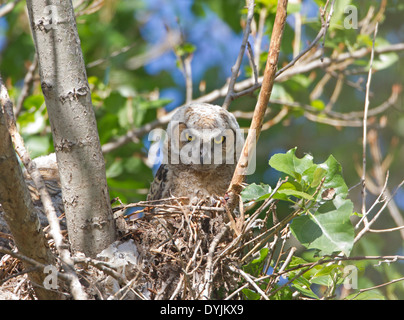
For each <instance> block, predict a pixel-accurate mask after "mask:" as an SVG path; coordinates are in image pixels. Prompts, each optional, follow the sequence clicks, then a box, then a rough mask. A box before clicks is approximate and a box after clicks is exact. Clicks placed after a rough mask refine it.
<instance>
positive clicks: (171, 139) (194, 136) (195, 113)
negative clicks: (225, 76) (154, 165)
mask: <svg viewBox="0 0 404 320" xmlns="http://www.w3.org/2000/svg"><path fill="white" fill-rule="evenodd" d="M167 137H168V139H166V143H165V146H164V158H165V160H166V161H167V163H168V164H170V165H182V166H186V168H187V169H191V170H192V169H193V170H199V171H206V170H215V169H216V168H217V167H218V166H235V165H236V164H237V161H238V157H239V155H240V152H241V149H242V146H243V143H244V140H243V139H244V137H243V134H242V132H241V130H240V127H239V125H238V123H237V121H236V118H235V117H234V116H233V115H232V114H231V113H229V112H228V111H227V110H225V109H223V108H221V107H220V106H216V105H211V104H207V103H193V104H189V105H186V106H183V107H180V108H179V109H178V110H177V111H176V112H175V114H174V115H173V117H172V119H171V121H170V123H169V124H168V127H167Z"/></svg>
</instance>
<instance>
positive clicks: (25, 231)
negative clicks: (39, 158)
mask: <svg viewBox="0 0 404 320" xmlns="http://www.w3.org/2000/svg"><path fill="white" fill-rule="evenodd" d="M0 137H1V140H0V204H1V207H2V209H3V211H4V218H5V220H6V222H7V225H8V227H9V228H10V231H11V233H12V235H13V237H14V242H15V244H16V246H17V248H18V251H19V252H20V253H21V254H22V255H24V256H26V257H28V258H31V259H33V260H36V261H37V262H40V263H42V264H43V265H50V264H52V265H54V264H55V259H54V257H53V256H52V254H51V252H50V250H49V248H48V247H47V245H46V242H45V238H44V234H43V232H42V228H41V225H40V223H39V218H38V215H37V214H36V211H35V208H34V205H33V203H32V201H31V196H30V193H29V190H28V187H27V185H26V183H25V181H24V177H23V174H22V170H21V167H20V165H19V163H18V160H17V157H16V154H15V151H14V148H13V145H12V142H11V137H10V134H9V132H8V129H7V126H6V121H5V118H4V114H3V112H2V110H1V108H0ZM24 265H25V268H27V269H28V268H30V267H32V266H31V265H29V264H27V263H25V262H24ZM46 276H47V274H46V273H44V270H42V269H41V270H36V271H33V272H30V273H29V277H30V280H31V283H32V286H33V288H34V290H35V293H36V295H37V297H38V299H46V300H48V299H58V298H59V295H58V294H57V293H56V292H53V291H49V290H46V289H45V288H43V282H44V280H45V278H46Z"/></svg>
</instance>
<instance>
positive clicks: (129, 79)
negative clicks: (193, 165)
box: [0, 0, 404, 298]
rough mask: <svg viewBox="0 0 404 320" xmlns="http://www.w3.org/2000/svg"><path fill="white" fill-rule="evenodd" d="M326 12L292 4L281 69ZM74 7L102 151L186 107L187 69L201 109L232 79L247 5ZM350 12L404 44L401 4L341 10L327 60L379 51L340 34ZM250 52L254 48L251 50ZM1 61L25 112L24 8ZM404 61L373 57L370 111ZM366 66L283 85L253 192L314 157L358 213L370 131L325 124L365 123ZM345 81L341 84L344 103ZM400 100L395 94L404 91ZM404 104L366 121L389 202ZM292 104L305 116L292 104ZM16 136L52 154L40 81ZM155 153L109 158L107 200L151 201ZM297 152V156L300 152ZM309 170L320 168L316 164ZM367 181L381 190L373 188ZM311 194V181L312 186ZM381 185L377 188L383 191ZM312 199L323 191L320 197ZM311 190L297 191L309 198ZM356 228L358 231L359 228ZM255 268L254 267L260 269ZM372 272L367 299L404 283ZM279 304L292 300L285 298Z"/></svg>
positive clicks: (27, 39)
mask: <svg viewBox="0 0 404 320" xmlns="http://www.w3.org/2000/svg"><path fill="white" fill-rule="evenodd" d="M325 2H326V1H324V0H302V1H298V0H296V1H290V4H289V17H288V24H287V26H286V29H285V34H284V38H283V43H282V52H281V55H280V65H285V64H286V63H287V62H288V61H290V60H291V59H292V58H293V56H294V53H293V50H294V47H293V43H294V40H295V36H296V34H295V31H296V23H297V21H298V20H297V19H301V25H302V27H301V45H300V49H303V48H305V47H306V46H307V44H308V43H309V42H310V41H312V39H314V37H315V36H316V35H317V33H318V30H319V29H320V28H321V20H320V11H319V7H320V6H324V5H325ZM75 4H76V12H77V26H78V30H79V35H80V38H81V44H82V50H83V54H84V58H85V61H86V64H87V73H88V77H89V83H90V86H91V89H92V98H93V104H94V108H95V112H96V116H97V121H98V129H99V134H100V139H101V143H102V144H106V143H108V142H111V141H115V140H116V139H118V138H119V137H122V136H123V135H125V134H126V133H127V132H128V131H129V130H132V129H135V128H144V125H146V124H148V123H150V122H152V121H153V120H155V119H156V118H157V119H161V118H162V117H163V116H164V115H165V114H166V112H168V111H170V110H172V109H173V108H175V107H177V106H179V105H181V104H183V103H184V102H185V91H186V82H185V77H184V75H183V72H182V70H183V66H184V65H183V64H184V63H186V62H187V61H188V62H189V61H190V65H191V70H192V81H193V98H194V99H196V98H198V97H200V96H203V95H205V94H206V93H209V92H211V91H213V90H215V89H219V88H221V87H222V86H223V85H224V84H225V82H226V79H227V78H228V77H229V76H230V74H231V66H232V65H233V63H234V61H235V59H236V56H237V53H238V50H239V47H240V44H241V38H242V30H243V29H242V27H243V23H245V21H244V20H243V19H244V16H243V14H245V13H246V9H245V8H244V2H243V1H240V0H227V1H215V0H212V1H210V0H194V1H192V0H180V1H174V0H148V1H145V0H144V1H129V0H126V1H125V0H122V1H114V0H105V1H75ZM256 4H257V5H256V18H257V19H258V16H259V14H260V12H261V11H262V10H263V8H266V10H267V11H268V16H267V19H266V21H265V33H264V36H263V41H262V54H261V57H260V59H259V61H260V63H261V65H260V67H261V70H262V67H263V64H264V63H265V58H266V55H265V53H266V52H267V50H268V43H269V35H270V31H271V27H272V24H273V20H274V12H275V8H276V1H275V0H258V1H256ZM350 4H354V5H355V7H356V8H357V9H358V15H359V21H362V20H363V19H365V18H366V16H367V14H368V13H369V10H372V8H373V10H374V12H375V14H377V13H380V15H381V19H380V25H379V32H378V35H377V39H376V47H378V46H381V45H387V44H389V43H391V44H395V43H403V42H404V25H403V24H402V19H401V17H402V15H403V14H404V4H403V3H402V2H401V1H399V0H391V1H388V3H387V2H386V1H383V0H382V1H379V0H371V1H364V0H363V1H351V0H339V1H337V2H336V7H335V12H334V14H333V17H332V21H331V24H330V27H329V30H328V32H327V36H326V39H325V43H324V45H325V49H324V57H332V56H337V55H338V54H339V53H342V52H346V51H348V52H353V51H355V50H358V49H360V48H370V47H371V45H372V38H373V34H372V33H365V32H364V33H360V32H359V31H358V29H346V28H344V27H343V21H344V19H345V18H346V13H344V9H345V8H346V6H347V5H350ZM380 8H385V10H381V9H380ZM175 32H180V40H179V41H177V42H176V44H175V46H174V48H161V46H160V45H161V44H162V43H164V42H165V41H166V40H167V37H168V35H169V34H173V33H175ZM251 42H252V43H253V39H252V40H251ZM0 50H1V57H0V59H1V60H0V71H1V74H2V77H3V79H4V80H5V81H6V84H7V87H8V90H9V92H10V95H11V98H12V99H13V100H14V101H15V104H16V105H18V101H19V99H20V97H21V92H22V89H23V85H24V77H25V75H26V73H27V70H28V67H29V66H30V65H31V63H32V61H33V59H34V46H33V42H32V39H31V33H30V28H29V25H28V19H27V16H26V12H25V3H24V2H20V3H18V4H17V6H16V8H14V10H12V11H11V12H10V13H8V14H7V15H6V16H4V17H2V18H1V19H0ZM403 61H404V60H403V53H402V52H400V51H397V52H388V53H384V54H379V55H376V56H375V62H374V71H375V72H374V74H373V78H372V85H371V95H370V99H371V102H370V108H373V107H377V106H380V105H382V104H383V103H385V102H386V101H387V100H388V99H389V97H390V96H391V95H392V88H393V86H394V85H396V84H398V85H401V84H402V82H403V81H402V79H403V77H404V65H403ZM368 65H369V55H366V56H364V57H363V58H360V59H356V60H355V61H354V62H353V64H352V65H347V66H344V65H343V64H342V65H339V66H338V67H337V68H335V69H334V70H333V72H325V70H324V69H322V68H317V69H315V70H312V71H310V72H307V73H300V74H298V75H295V76H293V77H291V78H290V79H288V80H287V81H283V82H278V83H276V84H275V87H274V92H273V95H272V97H271V99H278V100H282V101H286V102H289V104H287V105H285V104H276V103H273V104H271V105H270V109H269V112H268V114H267V117H266V121H270V120H271V119H278V118H277V116H279V115H280V112H281V111H282V110H283V109H286V110H287V112H286V113H285V115H284V116H282V117H281V119H280V121H276V122H273V123H271V125H270V126H268V130H265V131H263V133H262V135H261V137H260V140H259V142H258V147H257V170H256V172H255V174H253V175H251V176H249V177H248V182H249V183H256V184H257V185H259V184H260V183H263V184H265V185H268V186H272V187H274V186H275V185H276V182H277V181H278V179H279V178H280V177H281V173H280V172H284V173H288V172H285V168H276V165H273V166H272V167H275V169H277V170H274V168H271V166H268V161H269V159H270V158H271V156H273V155H274V154H286V152H287V151H288V150H291V149H292V150H294V151H293V152H296V156H298V158H300V159H309V158H310V157H311V156H309V155H312V156H313V157H314V159H315V161H314V163H323V162H324V163H325V162H327V161H338V163H339V164H340V165H341V168H342V173H341V174H342V176H343V178H344V180H345V182H344V184H345V183H346V185H345V186H344V187H343V188H344V194H345V193H346V195H347V199H350V200H344V201H349V202H350V203H352V204H353V206H354V207H353V210H351V211H354V212H355V211H356V212H360V211H361V187H360V186H357V185H358V183H359V182H360V175H361V170H360V167H361V164H362V127H361V126H360V125H357V124H355V123H353V124H352V123H351V122H350V120H352V119H341V121H340V122H338V123H337V124H335V123H331V124H330V123H328V124H327V123H323V122H324V121H322V120H324V119H327V118H328V117H329V116H330V112H337V113H340V114H342V113H351V112H361V111H363V107H364V101H365V91H364V86H365V83H366V78H367V70H368ZM251 74H252V71H251V67H250V65H249V63H248V59H247V58H246V57H245V60H244V64H243V69H242V72H241V75H240V78H239V80H241V79H246V78H248V77H250V76H251ZM341 74H343V75H344V77H343V81H342V84H341V86H342V87H341V91H340V92H339V93H338V92H337V90H339V89H337V87H338V84H339V83H341V82H339V79H340V78H339V76H340V75H341ZM327 77H329V79H328V78H327ZM395 88H396V90H398V89H397V88H399V87H395ZM256 93H257V92H256ZM334 98H335V99H334ZM402 98H403V96H402V94H401V92H400V94H399V96H398V98H397V99H396V100H395V103H394V105H393V106H391V107H389V108H387V109H386V110H385V111H384V112H382V113H379V114H376V115H374V116H371V117H370V119H369V124H370V125H371V128H373V129H377V131H374V136H373V137H374V143H376V142H377V145H378V146H379V148H380V152H381V157H382V160H384V162H383V166H384V167H385V168H388V169H389V172H390V178H389V181H388V186H389V188H390V189H391V190H394V188H395V187H396V186H397V185H398V184H399V183H400V181H401V180H402V179H404V173H403V170H402V169H401V168H402V163H403V161H404V148H403V144H402V141H403V139H404V130H403V128H404V126H403V123H404V115H403V112H402V110H403V106H402V101H403V100H402ZM222 101H223V100H222V99H217V100H215V101H211V102H212V103H216V104H219V105H220V104H221V103H222ZM255 101H256V96H255V95H250V96H245V97H242V98H239V99H237V100H236V101H234V102H233V103H232V104H231V106H230V111H244V112H250V111H252V110H253V108H254V106H255ZM294 102H297V104H293V103H294ZM309 108H311V109H309ZM312 109H313V110H315V111H316V113H312V114H315V115H316V116H317V117H315V118H314V117H310V116H309V115H308V114H307V112H308V110H309V111H311V110H312ZM239 123H240V125H241V126H242V127H248V125H249V119H248V117H247V118H245V117H239ZM18 124H19V126H20V129H21V132H22V133H23V136H24V138H25V141H26V144H27V146H28V148H29V150H30V152H31V156H32V157H36V156H39V155H42V154H48V153H50V152H52V151H53V145H52V141H51V134H50V128H49V123H48V121H47V115H46V108H45V106H44V99H43V96H42V92H41V88H40V83H39V77H38V75H37V74H35V75H34V81H33V82H32V83H31V86H30V90H29V94H28V95H27V96H26V97H25V99H24V101H23V104H22V109H21V111H20V113H19V115H18ZM163 126H164V125H163ZM264 126H265V125H264ZM149 147H150V142H149V141H148V139H147V131H145V132H144V134H143V135H139V136H135V137H134V138H133V139H132V141H131V142H129V143H126V144H125V145H124V146H122V147H120V148H117V149H114V150H113V151H110V152H107V153H105V160H106V165H107V178H108V184H109V187H110V192H111V197H119V198H120V200H121V201H122V202H124V203H130V202H136V201H139V200H144V199H145V197H146V194H147V190H148V187H149V184H150V182H151V181H152V179H153V170H155V169H156V168H157V166H158V164H155V163H154V164H153V163H151V162H150V158H148V149H149ZM295 147H297V150H295V149H293V148H295ZM369 150H371V149H369ZM289 152H291V151H289ZM331 155H332V156H331ZM335 159H336V160H335ZM367 160H368V164H367V168H368V169H369V170H368V171H369V172H368V173H369V177H372V175H374V174H375V172H374V170H376V169H375V168H376V165H377V159H375V157H374V156H373V154H372V153H371V152H370V151H369V152H368V156H367ZM310 165H313V166H314V164H313V163H311V164H310ZM294 178H296V177H294ZM298 180H299V179H298ZM371 181H377V179H376V178H372V180H371ZM371 181H370V182H371ZM300 182H302V181H300ZM306 182H307V181H306ZM312 182H313V180H312V179H311V180H310V183H312ZM370 182H369V184H370ZM383 182H384V181H383ZM374 184H376V185H377V182H375V183H374ZM306 187H307V186H306ZM311 187H312V188H315V187H316V185H312V186H311ZM303 189H304V186H303ZM303 189H301V190H297V189H295V191H296V190H297V191H301V192H303V191H304V190H303ZM348 189H349V192H348ZM375 190H376V192H375V194H371V193H370V194H369V196H368V198H367V199H368V204H367V205H368V207H369V206H370V205H371V204H372V203H373V201H374V200H375V199H376V197H377V196H378V193H377V191H379V190H380V188H379V189H378V188H375ZM306 191H307V190H306ZM306 191H304V192H306ZM290 195H291V194H288V196H290ZM294 195H295V196H296V193H295V194H294ZM394 201H395V204H396V205H397V206H398V209H399V212H401V216H402V210H404V192H403V191H402V190H401V189H399V190H398V191H397V194H396V196H395V197H394ZM290 205H291V204H290V203H288V202H287V201H285V202H280V203H279V204H278V215H279V216H282V214H283V212H285V213H284V214H286V212H288V211H289V210H290ZM340 213H341V212H339V214H340ZM306 217H307V216H306ZM351 219H353V220H355V219H356V220H355V221H358V219H359V218H358V217H351ZM293 224H294V225H295V228H298V224H299V220H296V221H293ZM395 226H397V225H396V224H395V222H394V221H393V219H392V218H391V216H390V215H389V213H388V212H387V210H386V212H384V213H383V214H382V216H381V217H380V218H379V219H378V221H377V223H376V225H374V226H373V228H374V229H384V228H391V227H395ZM294 234H295V235H296V232H294ZM402 245H403V237H402V235H401V234H400V232H399V231H396V232H388V233H370V234H367V235H365V237H364V238H363V239H361V241H360V242H359V243H358V245H356V246H355V247H354V248H353V252H352V254H356V255H397V254H399V255H403V254H404V253H403V249H402V248H403V247H402ZM262 254H265V252H262ZM299 255H300V258H297V257H294V260H293V261H292V263H295V264H298V263H300V262H301V261H298V259H306V261H309V260H310V259H314V258H313V254H312V251H310V250H303V247H299ZM299 255H298V256H299ZM254 261H255V260H254ZM259 261H260V260H259V259H258V261H255V262H254V263H256V264H257V263H259ZM375 265H376V263H374V262H361V263H360V266H361V269H360V278H359V279H360V281H359V285H360V287H370V286H372V285H376V284H378V283H385V282H388V281H390V280H393V279H396V278H399V277H400V276H402V274H403V271H404V267H403V265H402V264H400V263H396V264H389V265H388V264H382V265H380V266H375ZM330 268H332V267H330ZM317 271H318V270H317ZM323 272H324V270H323ZM320 276H321V273H320V274H319V275H317V276H316V277H315V278H316V280H314V278H313V277H311V278H310V279H311V280H313V281H312V282H310V283H309V287H310V285H312V284H316V285H317V286H314V287H315V290H320V291H321V286H322V285H323V284H324V282H323V280H324V279H323V278H321V277H320ZM300 281H301V283H300V284H299V283H294V284H293V285H294V286H295V287H296V288H297V287H298V289H299V290H301V291H302V292H303V291H304V290H307V283H306V284H305V283H303V282H304V280H303V279H301V280H300ZM305 285H306V286H305ZM287 290H290V289H287ZM376 292H377V296H373V297H377V298H380V297H386V298H404V286H403V283H402V282H398V283H396V284H392V285H390V286H387V287H384V288H381V289H380V290H379V291H376ZM317 293H318V292H317ZM245 294H246V296H247V297H249V298H254V297H253V293H252V292H249V291H248V290H247V291H245ZM280 294H281V293H280ZM282 294H284V295H285V297H290V296H289V295H288V293H287V292H286V291H285V292H283V293H282ZM306 294H307V296H310V297H313V295H316V294H315V293H313V292H306Z"/></svg>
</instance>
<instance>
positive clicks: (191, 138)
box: [185, 132, 195, 142]
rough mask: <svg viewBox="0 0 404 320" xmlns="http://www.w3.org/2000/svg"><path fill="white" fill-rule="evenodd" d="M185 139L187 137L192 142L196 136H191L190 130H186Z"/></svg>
mask: <svg viewBox="0 0 404 320" xmlns="http://www.w3.org/2000/svg"><path fill="white" fill-rule="evenodd" d="M185 139H186V140H187V141H188V142H191V141H192V140H194V139H195V137H194V136H191V135H190V134H189V133H188V132H185Z"/></svg>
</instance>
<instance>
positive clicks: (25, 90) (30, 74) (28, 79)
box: [15, 54, 38, 117]
mask: <svg viewBox="0 0 404 320" xmlns="http://www.w3.org/2000/svg"><path fill="white" fill-rule="evenodd" d="M37 67H38V57H37V55H36V54H35V56H34V60H33V61H32V63H31V65H30V67H29V68H28V71H27V73H26V75H25V77H24V85H23V87H22V89H21V93H20V96H19V97H18V100H17V103H16V106H15V114H16V117H18V115H19V114H20V112H21V109H22V105H23V104H24V101H25V99H26V98H27V97H28V94H29V90H30V87H31V85H32V83H33V80H34V73H35V70H36V69H37Z"/></svg>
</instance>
